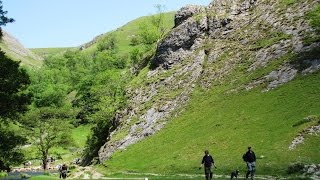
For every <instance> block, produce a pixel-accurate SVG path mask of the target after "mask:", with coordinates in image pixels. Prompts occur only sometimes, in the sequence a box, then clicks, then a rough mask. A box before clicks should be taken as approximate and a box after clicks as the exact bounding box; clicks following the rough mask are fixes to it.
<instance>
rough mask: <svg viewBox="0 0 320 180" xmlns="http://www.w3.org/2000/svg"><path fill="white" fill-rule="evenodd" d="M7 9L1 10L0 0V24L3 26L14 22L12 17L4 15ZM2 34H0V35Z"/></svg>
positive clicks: (0, 3)
mask: <svg viewBox="0 0 320 180" xmlns="http://www.w3.org/2000/svg"><path fill="white" fill-rule="evenodd" d="M7 13H8V11H4V10H3V6H2V1H0V26H5V25H6V24H8V23H12V22H14V19H12V18H9V17H7V16H6V14H7ZM0 36H2V34H1V35H0Z"/></svg>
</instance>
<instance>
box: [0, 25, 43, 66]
mask: <svg viewBox="0 0 320 180" xmlns="http://www.w3.org/2000/svg"><path fill="white" fill-rule="evenodd" d="M2 32H3V37H2V42H1V43H0V48H1V49H2V50H3V51H4V52H5V53H6V55H7V56H9V57H10V58H12V59H13V60H15V61H21V64H22V65H26V66H29V67H37V68H38V67H40V66H41V64H42V60H43V59H42V58H41V57H40V56H38V55H37V54H34V53H33V52H32V51H30V50H29V49H27V48H25V47H24V46H23V45H22V44H21V43H20V42H19V40H17V39H16V38H15V37H13V36H12V35H10V34H9V33H8V32H6V31H2Z"/></svg>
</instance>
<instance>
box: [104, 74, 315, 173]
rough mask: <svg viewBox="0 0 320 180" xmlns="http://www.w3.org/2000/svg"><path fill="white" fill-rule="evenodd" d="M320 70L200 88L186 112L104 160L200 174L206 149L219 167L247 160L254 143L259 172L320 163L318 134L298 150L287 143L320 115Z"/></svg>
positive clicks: (120, 166) (122, 166)
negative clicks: (263, 83)
mask: <svg viewBox="0 0 320 180" xmlns="http://www.w3.org/2000/svg"><path fill="white" fill-rule="evenodd" d="M319 78H320V73H319V72H318V73H315V74H311V75H308V76H306V77H299V78H297V79H296V80H295V81H292V82H290V83H288V84H286V85H284V86H282V87H280V88H278V89H276V90H273V91H270V92H265V93H262V92H261V89H259V88H258V89H255V90H251V91H248V92H247V91H243V92H239V93H235V94H227V93H226V91H227V90H228V89H229V88H230V87H228V86H220V87H217V88H214V89H211V90H210V91H208V92H206V91H203V90H201V89H198V90H197V91H196V92H195V93H194V94H193V96H192V100H191V102H190V104H189V105H188V107H187V108H186V110H185V111H184V113H182V115H181V116H179V117H178V118H174V119H172V122H171V123H170V124H168V125H167V126H166V127H165V128H164V129H163V130H162V131H160V132H159V133H158V134H156V135H155V136H152V137H149V138H148V139H147V140H145V141H142V142H140V143H138V144H135V145H133V146H130V147H129V148H128V149H126V150H125V151H123V152H118V153H116V154H115V155H114V156H113V157H112V159H111V160H109V161H107V162H106V165H107V167H109V168H110V169H112V170H113V171H117V172H118V171H129V172H131V171H132V172H156V173H174V174H175V173H187V174H194V173H196V174H198V173H202V171H198V170H197V167H198V166H199V164H200V160H201V157H202V155H203V151H204V150H205V149H208V150H209V151H210V152H211V153H212V154H213V156H214V158H215V161H216V165H217V166H218V170H217V173H218V174H222V173H229V172H230V171H231V170H232V169H236V168H239V169H241V170H242V172H243V171H244V169H245V164H244V162H243V161H242V154H243V153H244V152H245V151H246V148H247V146H249V145H250V146H252V147H253V150H254V151H255V152H256V155H257V157H258V158H259V159H258V160H257V169H258V170H257V172H258V174H269V175H273V174H279V173H280V174H284V173H285V171H286V169H287V166H288V164H290V163H293V162H303V163H311V162H316V163H320V154H319V149H318V145H319V142H320V137H319V136H312V137H308V138H307V139H306V142H305V143H304V144H302V145H298V148H297V149H296V150H292V151H289V149H288V147H289V145H290V143H291V141H292V140H293V138H294V137H295V136H296V135H297V134H298V132H300V131H301V130H303V128H305V127H306V126H309V125H311V124H316V123H319V122H316V121H314V122H309V123H307V124H303V125H301V126H297V127H293V125H294V124H295V123H297V122H299V121H301V120H302V119H303V118H304V117H307V116H310V115H320V109H319V107H320V97H319V96H318V94H319V93H320V81H319Z"/></svg>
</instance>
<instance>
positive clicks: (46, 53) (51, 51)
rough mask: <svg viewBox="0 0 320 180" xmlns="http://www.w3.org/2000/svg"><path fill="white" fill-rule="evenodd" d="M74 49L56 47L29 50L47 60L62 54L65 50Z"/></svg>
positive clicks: (70, 48)
mask: <svg viewBox="0 0 320 180" xmlns="http://www.w3.org/2000/svg"><path fill="white" fill-rule="evenodd" d="M72 49H75V48H73V47H56V48H31V49H30V50H31V51H32V52H33V53H35V54H36V55H38V56H40V57H41V58H44V59H45V58H47V57H50V56H54V55H57V54H62V53H63V52H65V51H67V50H72Z"/></svg>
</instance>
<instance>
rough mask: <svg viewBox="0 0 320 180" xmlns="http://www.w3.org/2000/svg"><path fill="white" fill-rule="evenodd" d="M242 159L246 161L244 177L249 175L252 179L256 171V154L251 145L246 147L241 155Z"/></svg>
mask: <svg viewBox="0 0 320 180" xmlns="http://www.w3.org/2000/svg"><path fill="white" fill-rule="evenodd" d="M242 158H243V160H244V161H245V162H246V163H247V173H246V179H248V178H249V175H251V179H252V180H253V179H254V174H255V171H256V155H255V154H254V152H253V151H252V150H251V147H250V146H249V147H248V151H247V152H246V153H245V154H244V155H243V156H242Z"/></svg>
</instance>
